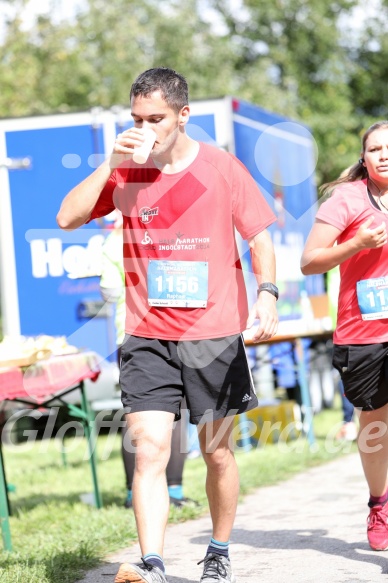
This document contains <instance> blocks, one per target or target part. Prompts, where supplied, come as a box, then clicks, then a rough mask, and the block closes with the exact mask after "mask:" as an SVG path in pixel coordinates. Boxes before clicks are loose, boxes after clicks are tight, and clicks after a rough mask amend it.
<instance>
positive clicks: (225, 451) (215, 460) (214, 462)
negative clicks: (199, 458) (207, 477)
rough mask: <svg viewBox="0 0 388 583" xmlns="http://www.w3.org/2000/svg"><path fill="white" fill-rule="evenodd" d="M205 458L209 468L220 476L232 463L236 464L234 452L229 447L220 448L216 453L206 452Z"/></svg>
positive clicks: (204, 453)
mask: <svg viewBox="0 0 388 583" xmlns="http://www.w3.org/2000/svg"><path fill="white" fill-rule="evenodd" d="M203 458H204V460H205V463H206V465H207V467H208V468H209V469H210V470H211V471H212V472H215V473H219V474H223V473H224V471H225V470H226V468H227V467H228V466H229V465H230V463H232V462H234V455H233V452H232V451H231V450H230V449H229V447H227V446H223V447H218V448H216V449H215V450H214V451H208V452H206V451H205V452H203Z"/></svg>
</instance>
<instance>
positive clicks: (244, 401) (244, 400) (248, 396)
mask: <svg viewBox="0 0 388 583" xmlns="http://www.w3.org/2000/svg"><path fill="white" fill-rule="evenodd" d="M251 399H252V397H251V396H250V395H248V393H245V395H244V397H243V400H242V403H246V402H247V401H250V400H251Z"/></svg>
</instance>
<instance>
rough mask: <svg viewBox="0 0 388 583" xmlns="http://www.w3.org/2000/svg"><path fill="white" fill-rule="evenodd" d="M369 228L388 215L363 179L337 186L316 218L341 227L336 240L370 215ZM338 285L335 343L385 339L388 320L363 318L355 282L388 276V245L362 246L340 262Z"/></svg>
mask: <svg viewBox="0 0 388 583" xmlns="http://www.w3.org/2000/svg"><path fill="white" fill-rule="evenodd" d="M372 216H374V221H373V223H372V224H371V225H370V228H371V229H374V228H376V227H377V226H378V225H381V223H382V221H385V223H386V225H387V228H388V215H386V214H385V213H383V212H382V211H380V210H379V209H377V208H376V207H375V206H374V205H373V204H372V202H371V201H370V199H369V196H368V191H367V185H366V180H360V181H357V182H348V183H345V184H342V185H340V186H338V187H337V188H336V189H335V190H334V192H333V194H332V196H331V197H330V198H329V199H328V200H327V201H325V202H324V203H323V204H322V205H321V207H320V209H319V211H318V213H317V219H319V220H321V221H324V222H325V223H328V224H330V225H332V226H333V227H336V228H337V229H340V230H341V231H342V232H341V234H340V236H339V237H338V239H337V243H338V244H340V243H343V242H344V241H348V240H349V239H351V238H352V237H354V235H355V234H356V232H357V231H358V229H359V228H360V226H361V225H362V224H363V223H365V221H367V220H368V219H369V218H370V217H372ZM340 274H341V284H340V290H339V298H338V315H337V327H336V330H335V332H334V342H335V344H375V343H376V344H377V343H380V342H387V341H388V319H380V320H365V321H364V320H362V318H361V312H360V308H359V305H358V300H357V293H356V285H357V282H358V281H361V280H365V279H370V278H378V277H382V276H387V275H388V245H384V246H383V247H380V248H379V249H364V250H363V251H359V252H358V253H356V255H353V257H350V258H349V259H347V260H346V261H344V262H343V263H342V264H341V265H340Z"/></svg>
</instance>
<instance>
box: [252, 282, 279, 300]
mask: <svg viewBox="0 0 388 583" xmlns="http://www.w3.org/2000/svg"><path fill="white" fill-rule="evenodd" d="M262 291H267V292H269V293H270V294H272V295H273V296H275V298H276V300H278V299H279V290H278V288H277V287H276V285H275V284H273V283H269V282H268V283H261V284H260V285H259V288H258V290H257V297H259V294H260V293H261V292H262Z"/></svg>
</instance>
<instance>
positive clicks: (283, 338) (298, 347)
mask: <svg viewBox="0 0 388 583" xmlns="http://www.w3.org/2000/svg"><path fill="white" fill-rule="evenodd" d="M332 338H333V330H324V329H312V330H308V329H306V330H299V331H298V330H297V329H296V330H295V333H293V334H291V333H288V332H287V333H282V334H276V335H275V336H273V337H272V338H270V339H269V340H264V341H263V342H259V343H256V342H252V340H251V339H250V338H249V336H244V342H245V346H260V345H263V344H264V345H271V344H278V343H280V342H290V343H291V344H292V345H293V346H294V350H295V353H296V355H297V365H296V372H297V377H298V382H299V385H300V392H301V400H302V406H303V408H304V410H305V413H307V412H309V415H308V417H307V431H306V435H307V440H308V442H309V444H310V446H312V445H313V444H314V443H315V436H314V429H313V423H312V407H311V399H310V391H309V385H308V380H307V379H308V376H307V370H306V364H305V355H304V346H303V342H302V340H304V339H310V340H312V341H314V342H324V341H326V340H331V339H332Z"/></svg>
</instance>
